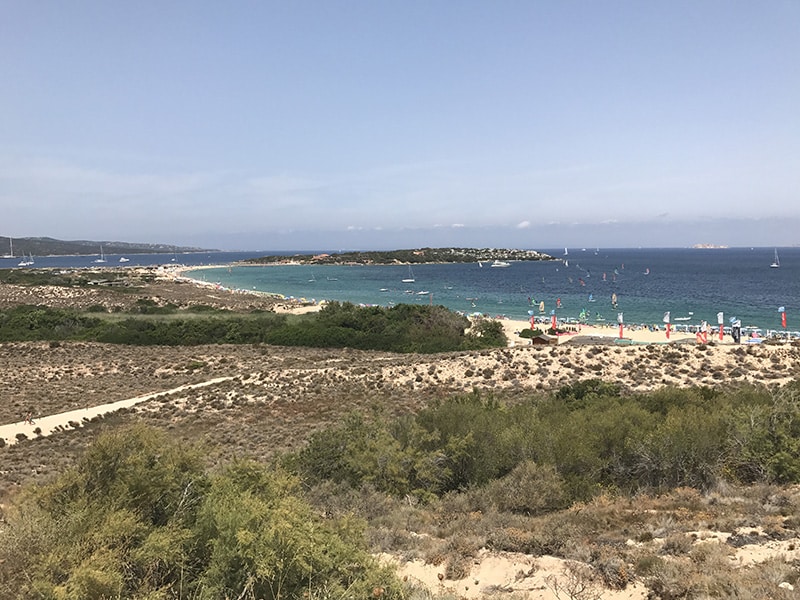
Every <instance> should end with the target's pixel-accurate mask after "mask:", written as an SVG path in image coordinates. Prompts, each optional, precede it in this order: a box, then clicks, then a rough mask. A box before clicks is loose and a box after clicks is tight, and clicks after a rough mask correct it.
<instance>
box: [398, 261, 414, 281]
mask: <svg viewBox="0 0 800 600" xmlns="http://www.w3.org/2000/svg"><path fill="white" fill-rule="evenodd" d="M400 281H402V282H403V283H414V282H415V281H416V279H415V278H414V271H412V270H411V265H408V277H406V278H405V279H401V280H400Z"/></svg>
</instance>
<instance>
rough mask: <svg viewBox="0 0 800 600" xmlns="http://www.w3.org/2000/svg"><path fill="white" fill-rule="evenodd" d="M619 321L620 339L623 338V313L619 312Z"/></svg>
mask: <svg viewBox="0 0 800 600" xmlns="http://www.w3.org/2000/svg"><path fill="white" fill-rule="evenodd" d="M617 323H619V339H622V313H617Z"/></svg>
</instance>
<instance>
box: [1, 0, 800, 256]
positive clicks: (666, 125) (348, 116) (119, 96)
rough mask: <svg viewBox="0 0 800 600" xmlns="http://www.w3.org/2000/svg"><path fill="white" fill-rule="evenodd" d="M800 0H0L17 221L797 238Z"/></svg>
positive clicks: (637, 238) (98, 235) (549, 236)
mask: <svg viewBox="0 0 800 600" xmlns="http://www.w3.org/2000/svg"><path fill="white" fill-rule="evenodd" d="M799 31H800V1H798V0H780V1H777V0H776V1H773V0H767V1H765V2H750V1H747V2H741V1H729V0H726V1H722V0H720V1H707V0H694V1H691V2H682V1H677V2H675V1H670V2H643V1H628V2H624V1H618V2H612V1H603V0H599V1H589V0H584V1H580V2H572V1H557V2H551V1H534V0H528V1H510V0H498V1H488V0H487V1H484V2H475V1H470V0H459V1H456V0H452V1H444V0H426V1H414V0H410V1H409V0H403V1H402V2H400V1H395V2H389V1H378V2H376V1H374V0H348V1H343V0H329V1H325V2H322V1H317V2H310V1H303V0H297V1H294V0H292V1H281V2H273V1H233V2H204V1H202V0H195V1H186V2H184V1H178V0H175V1H168V2H162V1H150V0H137V1H136V2H121V1H107V0H102V1H100V0H98V1H94V2H92V1H82V0H74V1H71V2H63V1H61V0H38V1H34V2H32V1H29V0H0V81H1V82H2V86H1V87H0V89H1V90H2V93H0V209H2V225H0V235H11V236H15V237H21V236H51V237H56V238H60V239H93V240H119V241H133V242H160V243H174V244H180V245H197V246H203V247H214V248H221V249H248V250H261V249H312V248H313V249H357V248H363V249H370V248H405V247H415V246H440V245H441V246H444V245H464V246H497V247H525V248H537V247H539V248H541V247H560V246H566V245H569V246H575V245H578V246H581V245H584V246H600V245H602V246H683V245H691V244H694V243H701V242H707V243H717V244H727V245H747V246H751V245H768V246H773V245H790V244H795V243H800V233H798V232H800V227H799V226H800V202H798V197H799V195H800V110H798V107H800V35H798V32H799Z"/></svg>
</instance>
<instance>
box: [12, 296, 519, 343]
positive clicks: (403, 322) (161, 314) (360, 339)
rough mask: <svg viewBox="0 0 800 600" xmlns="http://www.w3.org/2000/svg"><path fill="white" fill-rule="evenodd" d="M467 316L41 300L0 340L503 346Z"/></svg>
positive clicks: (17, 316)
mask: <svg viewBox="0 0 800 600" xmlns="http://www.w3.org/2000/svg"><path fill="white" fill-rule="evenodd" d="M469 328H470V322H469V320H468V319H467V318H466V317H464V316H461V315H458V314H456V313H454V312H452V311H450V310H448V309H446V308H444V307H442V306H412V305H406V304H400V305H398V306H394V307H392V308H383V307H358V306H355V305H353V304H351V303H343V304H342V303H338V302H333V303H330V304H327V305H325V306H324V307H323V308H322V309H321V310H320V311H319V312H317V313H313V314H310V315H304V316H302V317H289V316H287V315H277V314H274V313H267V312H255V313H251V314H242V313H230V312H228V311H217V310H215V309H213V308H211V307H207V306H195V307H193V308H191V309H190V310H188V311H179V310H178V309H177V307H175V306H170V305H165V306H160V305H156V304H155V303H154V302H152V301H146V300H143V301H139V302H137V303H136V305H135V306H134V307H133V309H131V311H129V313H128V315H120V314H115V315H101V314H98V312H97V310H89V311H86V312H79V311H75V310H67V309H54V308H48V307H43V306H18V307H15V308H12V309H9V310H6V311H4V312H2V313H0V341H30V340H54V341H60V340H83V341H97V342H106V343H113V344H135V345H170V346H179V345H182V346H191V345H198V344H215V343H219V344H256V343H264V344H274V345H283V346H305V347H320V348H354V349H359V350H385V351H391V352H426V353H429V352H446V351H453V350H464V349H481V348H491V347H501V346H504V345H505V344H506V337H505V334H504V333H503V330H502V326H501V325H500V324H499V323H497V322H494V321H489V320H485V321H480V322H479V323H478V324H476V326H475V327H473V328H472V329H471V330H470V331H469V332H468V331H467V330H468V329H469Z"/></svg>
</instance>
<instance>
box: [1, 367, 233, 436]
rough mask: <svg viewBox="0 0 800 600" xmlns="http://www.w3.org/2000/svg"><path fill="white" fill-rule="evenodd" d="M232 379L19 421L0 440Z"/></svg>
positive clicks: (42, 433)
mask: <svg viewBox="0 0 800 600" xmlns="http://www.w3.org/2000/svg"><path fill="white" fill-rule="evenodd" d="M231 379H233V377H217V378H216V379H210V380H208V381H203V382H201V383H190V384H187V385H182V386H179V387H176V388H173V389H171V390H162V391H160V392H152V393H150V394H144V395H143V396H136V397H135V398H128V399H126V400H118V401H117V402H111V403H109V404H101V405H99V406H91V407H87V408H79V409H77V410H70V411H68V412H63V413H58V414H55V415H49V416H46V417H39V418H37V419H36V420H35V421H33V422H31V423H29V422H25V421H18V422H16V423H10V424H8V425H0V438H2V439H5V441H6V444H16V443H17V434H20V433H23V434H25V436H27V437H28V438H34V437H37V436H45V435H50V434H52V433H57V432H58V431H61V430H63V429H65V428H68V427H75V425H74V424H75V423H78V426H80V425H82V424H83V423H84V422H85V421H88V420H90V419H93V418H94V417H97V416H99V415H104V414H107V413H111V412H115V411H117V410H120V409H122V408H129V407H131V406H134V405H136V404H139V403H141V402H146V401H147V400H152V399H153V398H156V397H157V396H161V395H163V394H172V393H176V392H184V391H187V390H193V389H196V388H202V387H206V386H209V385H214V384H217V383H220V382H223V381H228V380H231ZM37 429H38V430H39V431H38V432H37V431H36V430H37Z"/></svg>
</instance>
